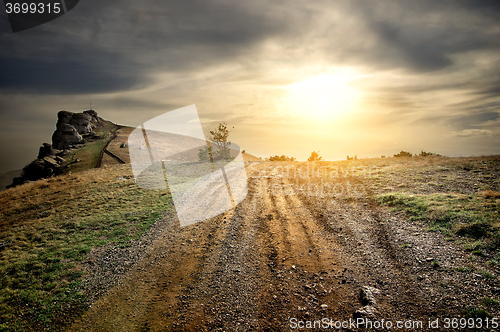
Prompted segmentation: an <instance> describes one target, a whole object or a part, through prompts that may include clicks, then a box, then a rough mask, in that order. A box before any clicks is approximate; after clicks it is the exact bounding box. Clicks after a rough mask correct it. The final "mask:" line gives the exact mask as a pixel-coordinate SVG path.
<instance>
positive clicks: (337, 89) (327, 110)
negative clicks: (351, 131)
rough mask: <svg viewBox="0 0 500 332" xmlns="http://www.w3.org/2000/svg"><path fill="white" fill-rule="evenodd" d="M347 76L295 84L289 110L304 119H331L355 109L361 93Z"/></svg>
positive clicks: (315, 78)
mask: <svg viewBox="0 0 500 332" xmlns="http://www.w3.org/2000/svg"><path fill="white" fill-rule="evenodd" d="M350 81H351V79H350V78H349V77H348V76H346V75H333V74H322V75H318V76H314V77H311V78H308V79H306V80H303V81H300V82H297V83H294V84H291V85H289V86H288V87H287V89H288V93H289V99H288V101H289V105H288V108H289V109H290V110H292V111H294V112H296V113H297V114H299V115H301V116H305V117H308V118H311V117H313V118H315V119H317V120H330V119H332V118H334V117H336V116H339V115H342V114H344V113H346V112H348V111H350V110H352V109H353V107H354V104H355V103H356V101H357V100H358V98H359V95H360V93H359V91H358V90H356V89H355V88H353V87H352V86H350V85H349V82H350Z"/></svg>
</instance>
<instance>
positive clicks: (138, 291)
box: [68, 163, 500, 331]
mask: <svg viewBox="0 0 500 332" xmlns="http://www.w3.org/2000/svg"><path fill="white" fill-rule="evenodd" d="M276 165H280V166H283V165H288V164H283V163H281V164H277V163H253V164H251V165H249V166H248V168H247V174H248V175H249V195H248V197H247V198H246V199H245V200H244V201H243V202H242V203H241V204H239V205H238V206H237V207H236V208H235V209H233V210H231V211H229V212H227V213H225V214H224V215H220V216H217V217H215V218H212V219H210V220H206V221H204V222H200V223H197V224H194V225H190V226H187V227H183V228H181V227H180V226H179V224H178V221H177V220H176V218H175V214H172V213H166V214H165V217H164V218H163V219H162V220H160V221H158V222H157V223H156V224H155V225H154V226H153V227H152V228H151V229H150V230H149V231H148V232H147V233H146V235H144V236H143V237H142V238H141V239H139V240H137V241H136V242H134V243H132V245H131V246H129V247H126V248H111V247H104V248H101V249H99V250H96V251H92V252H91V253H90V255H89V259H88V260H87V261H85V262H84V263H83V264H82V266H81V269H84V270H86V271H87V273H86V280H85V289H86V293H87V294H86V295H87V296H89V298H90V299H91V300H92V301H91V302H92V304H91V306H90V307H89V309H88V311H87V312H85V313H84V314H83V315H82V316H81V317H80V318H79V319H77V320H76V321H75V322H74V323H73V324H71V325H70V326H68V331H289V330H294V329H295V328H297V329H298V327H300V326H301V325H300V324H304V325H305V326H307V324H308V322H309V323H310V324H314V321H318V320H322V319H323V318H326V319H325V320H324V321H321V327H322V328H323V329H325V328H336V327H335V325H334V324H335V322H336V321H339V322H342V321H349V319H356V318H366V319H369V320H371V321H373V322H379V323H380V322H381V321H382V319H383V320H384V322H385V324H387V321H390V322H391V323H392V324H393V328H394V329H397V324H398V322H401V324H403V326H402V327H404V324H410V325H406V327H407V329H408V327H409V326H411V325H412V329H413V330H426V329H427V328H428V322H429V320H430V321H435V320H436V319H439V328H437V329H433V330H434V331H436V330H447V331H449V330H450V329H449V328H448V329H446V328H445V327H446V326H445V320H444V319H445V318H447V317H449V318H459V317H466V315H467V314H469V316H470V317H475V316H481V312H478V311H477V303H479V302H480V301H482V300H483V299H488V298H489V299H493V298H496V297H498V294H499V293H500V286H499V284H498V279H497V277H496V276H492V275H489V274H480V273H476V272H474V271H478V270H480V269H483V270H484V269H485V268H484V267H483V266H482V262H480V261H479V260H477V259H475V258H471V255H470V254H469V253H467V252H465V251H464V250H463V249H462V248H460V247H457V246H455V245H454V244H453V243H452V242H446V241H445V240H444V239H443V237H442V236H441V235H440V234H439V233H430V232H427V231H425V229H424V227H423V226H422V225H419V224H417V223H414V222H411V221H409V220H408V218H407V217H406V216H405V215H404V214H402V213H394V212H390V211H389V209H387V208H385V207H381V206H379V205H377V204H376V203H375V201H374V200H373V199H372V198H370V197H369V189H368V186H367V184H366V183H367V182H366V181H365V180H363V179H361V178H356V177H351V178H343V179H336V180H335V184H337V185H338V186H344V188H346V187H347V186H354V188H357V189H359V191H360V190H361V188H365V189H366V190H365V195H359V196H356V197H353V196H352V195H351V196H349V195H345V196H340V195H339V196H338V197H332V196H331V195H327V194H326V193H321V192H319V193H318V191H315V193H314V194H311V193H312V192H311V191H310V190H308V187H307V185H308V184H315V185H317V186H324V185H325V181H326V179H322V178H297V177H296V176H293V175H292V174H290V173H288V174H283V173H282V172H281V171H282V169H280V168H278V166H276ZM289 165H297V164H289ZM293 167H297V166H293ZM348 182H349V183H348ZM331 184H332V185H333V183H331ZM304 185H305V186H304ZM356 186H357V187H356ZM339 188H340V187H339ZM493 313H498V310H497V311H496V312H495V310H493ZM330 319H331V320H330ZM419 322H422V328H420V327H419V325H418V324H419ZM481 322H484V320H481ZM330 323H331V324H333V326H332V325H328V324H330ZM386 326H387V325H386ZM476 326H477V325H476ZM316 327H317V329H316V330H320V328H319V327H320V326H319V325H316ZM337 327H340V326H337ZM375 327H376V326H375ZM339 329H342V328H341V327H340V328H339ZM343 330H347V331H348V330H365V326H363V325H358V326H355V327H353V326H352V325H349V326H347V327H345V328H344V329H343ZM455 330H457V329H455Z"/></svg>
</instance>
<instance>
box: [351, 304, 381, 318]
mask: <svg viewBox="0 0 500 332" xmlns="http://www.w3.org/2000/svg"><path fill="white" fill-rule="evenodd" d="M376 313H377V309H375V308H374V307H372V306H369V305H367V306H364V307H362V308H359V309H358V310H356V312H355V313H354V314H353V315H352V316H353V318H354V319H357V318H373V317H375V314H376Z"/></svg>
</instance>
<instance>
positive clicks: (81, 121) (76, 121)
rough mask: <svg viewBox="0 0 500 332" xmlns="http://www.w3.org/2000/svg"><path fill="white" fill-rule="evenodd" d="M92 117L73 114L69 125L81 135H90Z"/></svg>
mask: <svg viewBox="0 0 500 332" xmlns="http://www.w3.org/2000/svg"><path fill="white" fill-rule="evenodd" d="M91 121H92V116H90V115H89V114H87V113H75V114H73V116H72V117H71V120H70V124H71V125H72V126H73V127H74V128H75V129H76V131H77V132H78V133H79V134H81V135H84V134H90V133H91V132H93V130H92V129H93V125H92V122H91Z"/></svg>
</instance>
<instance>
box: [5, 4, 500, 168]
mask: <svg viewBox="0 0 500 332" xmlns="http://www.w3.org/2000/svg"><path fill="white" fill-rule="evenodd" d="M0 13H2V14H0V142H2V144H1V145H0V156H1V159H0V160H1V162H0V173H3V172H7V171H10V170H14V169H20V168H22V167H23V166H24V165H26V164H27V163H29V162H30V161H31V160H33V159H35V158H36V156H37V153H38V148H39V147H40V146H41V144H42V143H44V142H50V140H51V136H52V133H53V131H54V129H55V124H56V120H57V112H58V111H60V110H67V111H72V112H81V111H83V110H85V109H88V108H89V104H90V102H92V108H93V109H95V110H96V111H97V112H98V114H99V116H101V117H103V118H105V119H107V120H110V121H113V122H115V123H118V124H122V125H128V126H132V127H136V126H138V125H140V124H141V123H144V122H145V121H147V120H149V119H151V118H153V117H155V116H158V115H161V114H163V113H165V112H168V111H172V110H175V109H177V108H181V107H184V106H188V105H192V104H195V105H196V108H197V110H198V114H199V117H200V119H201V122H202V125H203V127H204V129H205V130H207V129H208V128H211V127H212V128H213V127H214V126H215V125H216V124H217V123H219V122H226V123H228V124H229V126H230V127H234V129H233V130H232V132H231V134H230V139H231V140H232V141H233V142H234V143H236V144H238V145H239V146H240V147H241V148H242V149H245V150H246V151H247V152H249V153H252V154H254V155H257V156H260V157H269V156H271V155H276V154H278V155H282V154H285V155H288V156H293V157H296V158H297V159H299V160H305V159H307V157H308V156H309V155H310V154H311V152H312V151H313V150H314V151H319V152H320V155H322V156H323V157H324V158H325V159H327V160H341V159H345V158H346V156H347V155H350V156H352V155H357V156H358V158H373V157H380V156H381V155H386V156H391V155H393V154H396V153H398V152H399V151H401V150H405V151H410V152H412V153H419V152H420V151H422V150H424V151H429V152H435V153H440V154H442V155H446V156H472V155H492V154H500V2H498V1H496V0H457V1H425V0H424V1H386V0H381V1H357V0H346V1H331V0H327V1H326V0H325V1H322V0H320V1H314V0H307V1H306V0H287V1H281V0H279V1H263V0H254V1H235V0H230V1H229V0H223V1H220V0H183V1H171V0H167V1H166V0H157V1H154V0H141V1H131V0H116V1H97V0H81V1H80V2H79V4H78V5H77V6H76V7H75V8H74V9H73V10H71V11H70V12H68V13H67V14H65V15H63V16H61V17H59V18H57V19H55V20H53V21H50V22H48V23H45V24H43V25H40V26H38V27H34V28H32V29H29V30H25V31H22V32H18V33H12V32H11V31H10V29H9V26H8V21H7V19H6V16H5V14H4V13H5V11H4V8H3V3H1V4H0ZM2 15H3V16H2Z"/></svg>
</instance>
